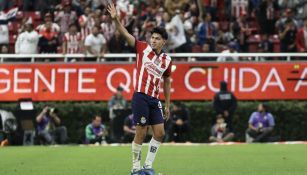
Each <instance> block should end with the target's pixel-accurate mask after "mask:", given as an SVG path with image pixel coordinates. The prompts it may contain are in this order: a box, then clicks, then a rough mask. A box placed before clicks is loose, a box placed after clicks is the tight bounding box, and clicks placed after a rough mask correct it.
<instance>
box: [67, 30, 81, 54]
mask: <svg viewBox="0 0 307 175" xmlns="http://www.w3.org/2000/svg"><path fill="white" fill-rule="evenodd" d="M63 40H64V42H66V44H67V53H68V54H74V53H81V48H80V42H81V35H80V33H77V34H75V35H71V34H70V33H69V32H67V33H65V34H64V39H63Z"/></svg>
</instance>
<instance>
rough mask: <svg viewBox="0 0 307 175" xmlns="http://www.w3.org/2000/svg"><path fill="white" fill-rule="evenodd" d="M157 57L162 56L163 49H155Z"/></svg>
mask: <svg viewBox="0 0 307 175" xmlns="http://www.w3.org/2000/svg"><path fill="white" fill-rule="evenodd" d="M153 51H154V52H155V53H156V55H160V54H161V53H162V49H153Z"/></svg>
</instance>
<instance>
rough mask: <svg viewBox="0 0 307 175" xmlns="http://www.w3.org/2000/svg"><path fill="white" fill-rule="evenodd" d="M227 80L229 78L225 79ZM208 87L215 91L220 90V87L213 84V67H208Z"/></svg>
mask: <svg viewBox="0 0 307 175" xmlns="http://www.w3.org/2000/svg"><path fill="white" fill-rule="evenodd" d="M227 73H228V72H227ZM224 77H225V76H224ZM227 77H228V76H227ZM225 81H227V80H225ZM208 87H209V89H210V90H211V91H213V92H218V91H219V90H220V89H219V88H216V87H214V86H213V84H212V68H209V69H208Z"/></svg>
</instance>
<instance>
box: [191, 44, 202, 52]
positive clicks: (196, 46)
mask: <svg viewBox="0 0 307 175" xmlns="http://www.w3.org/2000/svg"><path fill="white" fill-rule="evenodd" d="M192 52H193V53H201V52H202V48H201V46H199V45H194V46H193V47H192Z"/></svg>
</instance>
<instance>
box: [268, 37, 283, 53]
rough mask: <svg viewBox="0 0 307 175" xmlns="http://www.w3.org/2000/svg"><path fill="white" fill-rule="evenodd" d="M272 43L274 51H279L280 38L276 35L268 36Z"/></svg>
mask: <svg viewBox="0 0 307 175" xmlns="http://www.w3.org/2000/svg"><path fill="white" fill-rule="evenodd" d="M269 39H270V40H271V41H272V43H273V45H274V52H280V39H279V36H278V35H271V36H270V38H269Z"/></svg>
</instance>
